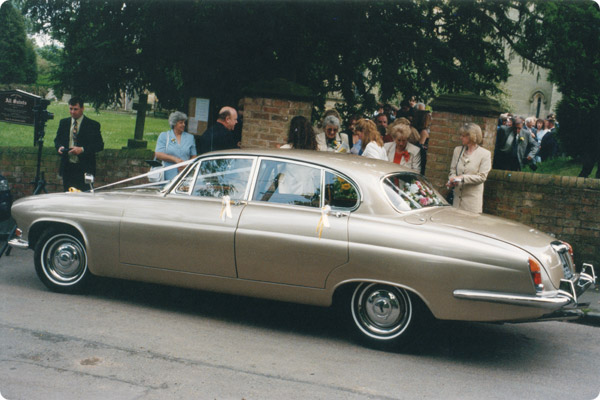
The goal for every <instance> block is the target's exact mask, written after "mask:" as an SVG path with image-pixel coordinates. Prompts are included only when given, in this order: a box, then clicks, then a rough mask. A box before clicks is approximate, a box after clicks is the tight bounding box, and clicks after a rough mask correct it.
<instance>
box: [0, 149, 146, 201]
mask: <svg viewBox="0 0 600 400" xmlns="http://www.w3.org/2000/svg"><path fill="white" fill-rule="evenodd" d="M37 155H38V149H37V147H33V146H32V147H0V174H2V175H4V176H5V177H6V178H8V181H9V184H10V188H11V192H12V194H13V196H14V197H15V199H18V198H20V197H23V196H28V195H30V194H32V193H33V191H34V189H35V186H34V185H33V184H31V182H33V181H34V180H35V174H36V166H37ZM153 157H154V152H153V151H151V150H147V149H136V150H128V149H125V150H114V149H109V150H104V151H102V152H100V153H98V154H97V156H96V169H97V174H96V176H95V181H96V183H95V185H94V186H95V187H99V186H102V185H105V184H108V183H113V182H117V181H119V180H122V179H125V178H129V177H132V176H136V175H139V174H142V173H144V172H148V169H149V167H148V165H147V164H146V162H145V160H151V159H152V158H153ZM58 168H59V156H58V154H57V153H56V150H54V147H46V148H44V149H43V150H42V163H41V167H40V171H41V172H43V173H44V175H45V180H46V189H47V190H48V192H50V193H53V192H60V191H62V190H63V186H62V178H61V177H60V176H59V175H58Z"/></svg>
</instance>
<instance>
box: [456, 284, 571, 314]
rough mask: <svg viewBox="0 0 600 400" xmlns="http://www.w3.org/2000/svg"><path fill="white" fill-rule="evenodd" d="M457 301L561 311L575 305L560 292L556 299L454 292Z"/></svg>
mask: <svg viewBox="0 0 600 400" xmlns="http://www.w3.org/2000/svg"><path fill="white" fill-rule="evenodd" d="M454 297H456V298H457V299H465V300H475V301H489V302H492V303H503V304H511V305H516V306H525V307H539V308H547V309H550V310H555V309H559V308H562V307H565V306H568V305H570V304H573V303H574V299H573V298H572V297H571V296H569V295H568V293H565V292H562V291H561V292H559V293H558V294H557V295H556V296H554V297H541V296H528V295H522V294H511V293H498V292H488V291H484V290H461V289H457V290H455V291H454Z"/></svg>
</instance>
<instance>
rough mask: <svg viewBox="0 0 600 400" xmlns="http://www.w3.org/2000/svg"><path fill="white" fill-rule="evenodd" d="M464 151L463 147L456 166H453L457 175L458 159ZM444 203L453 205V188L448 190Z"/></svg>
mask: <svg viewBox="0 0 600 400" xmlns="http://www.w3.org/2000/svg"><path fill="white" fill-rule="evenodd" d="M464 151H465V146H463V148H462V150H461V151H460V155H459V156H458V160H456V165H455V166H454V171H455V172H456V173H457V174H458V162H459V161H460V158H461V157H462V155H463V152H464ZM446 201H447V202H448V204H450V205H452V204H453V203H454V188H453V187H452V188H450V190H448V193H447V194H446Z"/></svg>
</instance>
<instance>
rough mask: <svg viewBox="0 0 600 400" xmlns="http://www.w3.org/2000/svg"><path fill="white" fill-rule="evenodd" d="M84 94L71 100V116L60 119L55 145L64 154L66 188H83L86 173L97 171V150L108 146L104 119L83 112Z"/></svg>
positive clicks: (62, 161)
mask: <svg viewBox="0 0 600 400" xmlns="http://www.w3.org/2000/svg"><path fill="white" fill-rule="evenodd" d="M83 111H84V105H83V99H82V98H81V97H72V98H71V99H70V100H69V113H70V114H71V117H70V118H64V119H61V120H60V123H59V125H58V130H57V131H56V138H55V139H54V146H55V147H56V150H57V151H58V154H60V155H61V160H60V170H59V174H60V176H62V178H63V187H64V190H65V192H66V191H67V190H69V188H70V187H74V188H77V189H79V190H81V191H85V190H87V188H86V187H85V179H84V174H86V173H88V174H92V175H94V174H96V153H97V152H99V151H102V150H104V141H103V140H102V134H101V133H100V123H98V122H96V121H94V120H92V119H90V118H88V117H86V116H85V115H83Z"/></svg>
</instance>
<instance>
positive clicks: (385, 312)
mask: <svg viewBox="0 0 600 400" xmlns="http://www.w3.org/2000/svg"><path fill="white" fill-rule="evenodd" d="M416 306H417V304H416V301H414V300H413V299H412V298H411V295H410V294H409V293H408V292H407V291H406V290H404V289H402V288H399V287H396V286H391V285H384V284H380V283H367V282H365V283H361V284H360V285H358V286H357V287H356V289H354V292H353V293H352V298H351V313H352V320H353V322H354V325H355V327H356V328H357V329H358V332H359V333H360V336H361V338H362V339H363V340H364V341H366V342H367V343H368V344H370V345H374V346H375V347H380V348H388V347H392V348H401V347H403V346H405V345H408V344H409V343H412V341H413V339H414V336H415V335H414V333H415V332H416V330H417V328H418V325H419V322H420V319H421V318H420V317H421V315H418V314H419V312H418V311H419V308H420V307H416Z"/></svg>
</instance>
